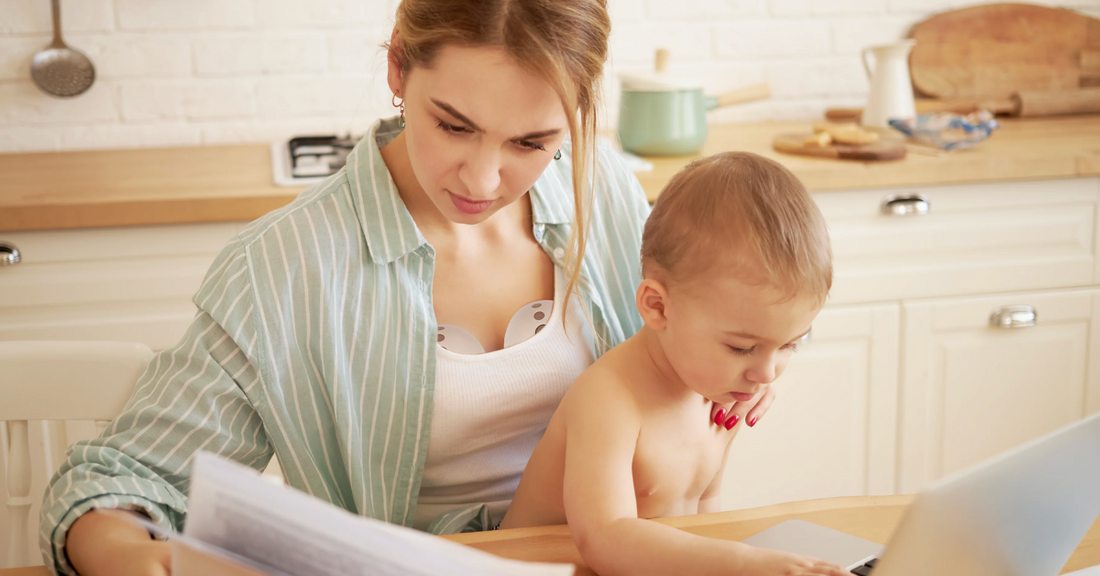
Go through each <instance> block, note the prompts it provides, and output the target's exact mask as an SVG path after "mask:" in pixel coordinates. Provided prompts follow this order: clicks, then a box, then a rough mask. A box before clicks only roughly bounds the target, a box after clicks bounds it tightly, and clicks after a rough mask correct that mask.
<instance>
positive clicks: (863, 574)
mask: <svg viewBox="0 0 1100 576" xmlns="http://www.w3.org/2000/svg"><path fill="white" fill-rule="evenodd" d="M876 562H878V558H872V559H870V560H868V561H867V563H866V564H864V565H863V566H856V567H855V568H852V574H858V575H859V576H867V575H868V574H870V573H871V569H872V568H874V567H875V563H876Z"/></svg>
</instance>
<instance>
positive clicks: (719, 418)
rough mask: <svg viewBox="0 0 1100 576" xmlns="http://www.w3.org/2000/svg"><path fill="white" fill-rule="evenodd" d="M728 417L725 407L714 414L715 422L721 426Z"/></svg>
mask: <svg viewBox="0 0 1100 576" xmlns="http://www.w3.org/2000/svg"><path fill="white" fill-rule="evenodd" d="M725 418H726V411H725V409H721V410H718V413H717V414H715V415H714V423H715V424H717V425H719V426H721V425H722V420H724V419H725Z"/></svg>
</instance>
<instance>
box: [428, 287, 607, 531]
mask: <svg viewBox="0 0 1100 576" xmlns="http://www.w3.org/2000/svg"><path fill="white" fill-rule="evenodd" d="M564 294H565V286H564V279H563V278H562V274H561V272H560V270H559V271H557V272H555V278H554V307H553V309H552V310H551V313H550V320H549V322H548V323H547V324H546V326H545V328H543V329H542V330H540V331H539V332H538V333H536V334H535V335H534V336H532V337H530V338H528V339H527V340H524V341H522V342H520V343H518V344H515V345H513V346H510V347H508V348H504V349H502V350H497V351H495V352H489V353H485V354H457V353H455V352H451V351H449V350H446V349H444V348H443V347H442V346H437V348H436V352H437V359H436V378H435V396H434V402H433V407H432V424H431V431H430V436H429V438H428V456H427V461H426V462H425V464H424V478H423V480H422V482H421V484H420V496H419V499H418V501H417V506H416V516H415V517H414V519H413V527H415V528H419V529H421V530H424V529H427V527H428V525H429V524H430V523H431V522H432V520H434V519H435V518H436V517H437V516H439V515H440V514H442V513H443V512H446V511H448V510H452V509H455V508H461V507H464V506H466V505H469V504H474V503H483V504H487V505H488V507H489V515H490V518H491V521H492V523H493V524H494V525H495V524H496V523H497V522H500V520H501V519H502V518H503V517H504V513H505V512H506V511H507V510H508V505H509V504H510V503H511V501H512V497H513V496H514V495H515V492H516V487H518V486H519V479H520V476H522V475H523V469H524V467H525V466H526V465H527V461H528V460H529V459H530V458H531V454H532V453H533V452H534V450H535V446H536V445H537V444H538V442H539V440H540V439H542V435H543V433H544V432H545V431H546V425H547V424H548V423H549V422H550V417H551V416H552V415H553V414H554V410H556V409H557V407H558V404H559V403H560V402H561V399H562V397H563V396H565V391H566V390H568V389H569V386H570V385H571V384H572V383H573V381H574V380H576V379H577V377H578V376H580V374H581V372H583V371H584V370H585V369H586V368H588V366H590V365H591V364H592V362H593V358H592V352H591V351H590V350H589V347H588V343H587V339H586V333H587V332H588V328H587V323H586V322H585V320H584V316H583V314H582V312H581V306H582V304H581V303H580V302H579V301H578V300H577V299H576V298H572V299H570V302H569V311H568V318H567V320H566V324H565V327H564V328H563V327H562V322H561V314H562V308H563V296H564Z"/></svg>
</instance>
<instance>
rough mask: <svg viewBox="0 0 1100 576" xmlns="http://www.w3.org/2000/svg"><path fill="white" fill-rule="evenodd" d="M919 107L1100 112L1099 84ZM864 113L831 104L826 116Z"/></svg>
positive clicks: (846, 118) (923, 110)
mask: <svg viewBox="0 0 1100 576" xmlns="http://www.w3.org/2000/svg"><path fill="white" fill-rule="evenodd" d="M916 108H917V113H918V114H931V113H935V112H954V113H956V114H969V113H971V112H974V111H976V110H982V109H984V110H989V111H990V112H993V113H994V114H1001V115H1007V116H1020V117H1036V116H1061V115H1065V114H1100V88H1082V89H1080V90H1062V91H1050V92H1039V91H1032V92H1015V93H1013V94H1012V95H1011V96H1009V97H1008V98H990V99H982V98H965V99H953V100H929V99H924V100H917V101H916ZM862 113H863V110H862V109H861V108H831V109H829V110H826V111H825V117H826V118H828V119H829V120H832V121H834V122H851V121H852V120H855V119H857V118H859V116H860V115H861V114H862Z"/></svg>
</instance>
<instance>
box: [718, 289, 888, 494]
mask: <svg viewBox="0 0 1100 576" xmlns="http://www.w3.org/2000/svg"><path fill="white" fill-rule="evenodd" d="M898 321H899V308H898V305H897V304H885V305H869V306H837V307H830V308H828V309H826V310H823V311H822V312H821V314H820V315H819V316H818V318H817V320H816V321H815V322H814V325H813V331H812V333H811V335H810V339H809V341H808V342H805V343H803V344H800V345H799V349H798V351H797V352H795V354H794V357H793V358H792V361H791V362H790V364H789V365H788V368H787V370H786V371H785V372H784V373H783V374H782V375H781V376H780V377H779V379H777V381H776V383H775V386H776V390H777V393H778V401H777V402H776V403H775V404H774V405H773V406H772V408H771V410H770V411H769V412H768V414H767V415H766V416H765V417H764V418H763V419H761V420H760V422H759V423H758V424H757V425H756V426H755V427H753V428H749V427H747V426H744V424H738V426H741V429H740V431H739V432H738V434H737V438H736V439H735V440H734V442H733V446H732V447H731V448H730V455H729V459H728V461H727V467H726V471H725V474H724V475H723V478H722V507H723V508H724V509H734V508H747V507H753V506H764V505H768V504H774V503H778V502H789V501H793V500H806V499H809V498H824V497H828V496H859V495H867V494H892V493H893V492H894V465H893V462H894V459H895V449H896V443H895V440H894V436H895V430H896V418H897V409H896V406H897V399H896V390H897V377H898V364H897V353H898Z"/></svg>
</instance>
